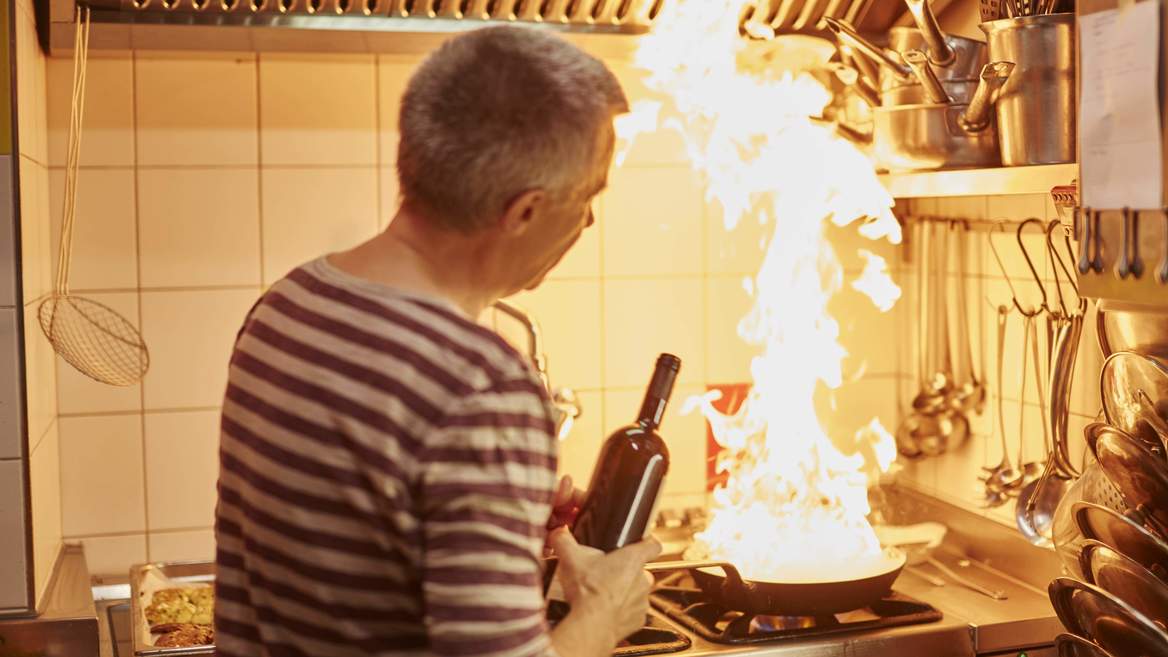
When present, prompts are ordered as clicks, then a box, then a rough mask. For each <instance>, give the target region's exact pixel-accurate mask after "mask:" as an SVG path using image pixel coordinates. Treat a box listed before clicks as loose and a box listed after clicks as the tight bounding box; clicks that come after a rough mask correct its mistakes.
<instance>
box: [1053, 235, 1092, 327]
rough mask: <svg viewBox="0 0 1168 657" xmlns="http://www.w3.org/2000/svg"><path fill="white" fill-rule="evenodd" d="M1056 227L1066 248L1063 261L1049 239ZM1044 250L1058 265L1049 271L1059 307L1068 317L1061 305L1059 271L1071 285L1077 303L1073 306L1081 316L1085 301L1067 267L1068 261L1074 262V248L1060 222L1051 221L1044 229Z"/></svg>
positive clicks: (1084, 309) (1084, 310)
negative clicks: (1060, 232)
mask: <svg viewBox="0 0 1168 657" xmlns="http://www.w3.org/2000/svg"><path fill="white" fill-rule="evenodd" d="M1058 227H1062V228H1063V243H1064V247H1065V248H1066V255H1067V259H1066V260H1064V259H1063V256H1062V255H1061V254H1059V252H1058V247H1056V246H1055V245H1054V242H1053V241H1052V240H1051V238H1052V237H1053V235H1054V231H1055V228H1058ZM1046 248H1047V252H1048V253H1050V255H1051V257H1052V258H1053V259H1054V262H1056V263H1057V264H1058V266H1057V267H1053V266H1052V267H1051V271H1053V272H1054V284H1055V289H1057V290H1058V295H1059V307H1061V308H1062V311H1063V314H1064V315H1066V316H1069V315H1067V307H1066V305H1065V304H1064V303H1063V290H1062V280H1061V279H1060V278H1059V275H1058V272H1059V270H1060V269H1061V270H1062V272H1063V276H1064V277H1065V278H1066V279H1067V282H1068V283H1070V285H1071V290H1073V291H1074V292H1075V298H1076V299H1078V303H1076V304H1075V307H1076V308H1077V309H1078V312H1079V314H1083V313H1084V312H1086V310H1087V300H1086V299H1084V298H1083V297H1082V295H1080V294H1079V284H1078V283H1076V282H1075V276H1074V275H1073V274H1072V273H1071V267H1068V266H1067V262H1068V260H1069V261H1070V262H1074V261H1075V247H1073V246H1071V234H1070V231H1069V230H1067V229H1066V227H1065V226H1063V225H1062V222H1060V221H1059V220H1057V219H1055V220H1052V221H1051V222H1050V224H1048V225H1047V227H1046Z"/></svg>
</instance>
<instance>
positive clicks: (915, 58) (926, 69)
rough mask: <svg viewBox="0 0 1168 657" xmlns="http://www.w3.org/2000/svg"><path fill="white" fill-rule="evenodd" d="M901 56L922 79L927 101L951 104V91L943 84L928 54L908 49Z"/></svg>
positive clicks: (918, 77)
mask: <svg viewBox="0 0 1168 657" xmlns="http://www.w3.org/2000/svg"><path fill="white" fill-rule="evenodd" d="M901 57H902V58H903V59H904V62H905V63H906V64H908V66H909V68H911V69H912V72H913V75H915V76H916V77H917V80H919V81H920V83H921V88H922V89H923V90H924V94H925V100H926V101H928V102H929V103H935V104H941V105H947V104H949V102H950V98H949V93H948V92H946V91H945V87H944V86H942V85H941V81H940V80H939V79H938V78H937V74H936V73H934V72H933V67H932V66H930V65H929V57H928V55H926V54H925V53H924V52H922V51H920V50H908V51H905V52H903V53H901Z"/></svg>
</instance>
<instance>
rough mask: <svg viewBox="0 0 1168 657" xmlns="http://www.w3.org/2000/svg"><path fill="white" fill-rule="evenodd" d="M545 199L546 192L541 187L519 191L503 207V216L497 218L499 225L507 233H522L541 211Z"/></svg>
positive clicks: (545, 202)
mask: <svg viewBox="0 0 1168 657" xmlns="http://www.w3.org/2000/svg"><path fill="white" fill-rule="evenodd" d="M547 201H548V198H547V192H545V191H544V190H542V189H529V190H527V191H524V192H520V193H519V195H517V196H516V197H515V198H513V199H511V202H510V203H508V204H507V207H505V208H504V209H503V216H502V217H500V218H499V227H500V228H502V229H503V232H504V233H507V234H509V235H522V234H523V233H524V232H525V231H526V230H527V229H528V228H529V227H530V226H531V224H532V222H533V221H534V220H535V219H536V217H538V216H539V214H540V213H542V212H543V210H544V207H545V206H546V204H547Z"/></svg>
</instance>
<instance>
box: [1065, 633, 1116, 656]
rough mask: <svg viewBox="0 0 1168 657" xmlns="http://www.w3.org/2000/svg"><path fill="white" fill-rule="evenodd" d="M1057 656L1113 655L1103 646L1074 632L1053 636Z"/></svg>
mask: <svg viewBox="0 0 1168 657" xmlns="http://www.w3.org/2000/svg"><path fill="white" fill-rule="evenodd" d="M1054 647H1055V652H1057V653H1058V657H1114V655H1112V654H1111V653H1109V652H1107V651H1106V650H1104V649H1103V648H1100V647H1099V646H1097V645H1095V644H1094V643H1091V642H1090V641H1088V640H1086V639H1084V638H1082V637H1078V636H1075V635H1074V634H1060V635H1058V636H1056V637H1055V638H1054Z"/></svg>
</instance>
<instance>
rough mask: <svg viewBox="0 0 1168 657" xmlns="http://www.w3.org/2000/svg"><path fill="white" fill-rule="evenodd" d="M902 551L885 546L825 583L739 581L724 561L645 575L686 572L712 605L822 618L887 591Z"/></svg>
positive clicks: (671, 566) (809, 577)
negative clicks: (853, 569)
mask: <svg viewBox="0 0 1168 657" xmlns="http://www.w3.org/2000/svg"><path fill="white" fill-rule="evenodd" d="M905 561H906V558H905V553H904V552H903V551H901V550H898V549H895V548H886V549H885V550H884V551H883V552H881V554H880V556H879V558H877V559H874V560H872V561H871V564H870V565H869V564H868V563H865V564H864V570H866V571H867V572H864V573H860V572H859V570H858V569H857V571H856V572H854V573H848V574H844V575H843V576H841V577H840V578H839V579H830V578H825V577H822V576H819V575H818V574H816V573H807V574H805V575H803V576H787V577H783V578H782V579H781V580H768V579H762V578H758V579H754V578H750V577H744V576H743V575H742V573H741V572H739V570H738V568H736V567H734V566H733V565H732V564H729V563H726V562H724V561H674V562H661V563H652V564H648V565H647V566H646V569H647V570H649V571H651V572H652V571H658V570H682V569H684V570H689V571H690V574H691V575H692V576H693V578H694V581H695V582H696V583H697V585H698V587H699V588H700V589H702V592H704V593H705V594H706V595H708V596H709V597H710V599H711V600H712V601H713V602H716V603H718V604H720V605H722V606H724V607H726V608H728V609H735V610H738V611H744V612H747V613H752V614H760V615H768V616H826V615H831V614H836V613H840V612H845V611H851V610H853V609H862V608H864V607H867V606H869V605H871V604H872V603H874V602H877V601H879V600H880V599H881V598H883V597H884V596H885V595H887V594H888V592H889V591H891V590H892V584H893V582H895V581H896V578H897V577H898V576H899V575H900V572H901V570H903V569H904V565H905Z"/></svg>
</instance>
